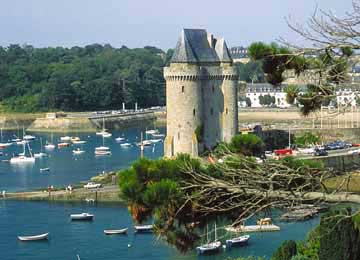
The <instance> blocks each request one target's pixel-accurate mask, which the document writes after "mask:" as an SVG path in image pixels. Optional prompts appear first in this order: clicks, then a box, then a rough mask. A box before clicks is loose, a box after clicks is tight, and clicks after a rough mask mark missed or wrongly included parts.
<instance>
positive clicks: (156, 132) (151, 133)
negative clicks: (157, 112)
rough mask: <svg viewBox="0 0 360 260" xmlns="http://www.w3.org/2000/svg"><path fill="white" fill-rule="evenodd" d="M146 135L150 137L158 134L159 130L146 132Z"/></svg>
mask: <svg viewBox="0 0 360 260" xmlns="http://www.w3.org/2000/svg"><path fill="white" fill-rule="evenodd" d="M145 133H146V134H148V135H154V134H158V133H159V130H157V129H151V130H146V131H145Z"/></svg>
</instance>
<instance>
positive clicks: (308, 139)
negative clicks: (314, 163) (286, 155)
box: [295, 131, 320, 146]
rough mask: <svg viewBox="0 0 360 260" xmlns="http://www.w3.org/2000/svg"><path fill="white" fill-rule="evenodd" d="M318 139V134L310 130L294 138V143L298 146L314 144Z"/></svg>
mask: <svg viewBox="0 0 360 260" xmlns="http://www.w3.org/2000/svg"><path fill="white" fill-rule="evenodd" d="M319 141H320V136H318V135H315V134H313V133H311V132H308V131H307V132H305V133H304V134H303V135H301V136H299V137H296V138H295V144H296V145H298V146H308V145H314V144H316V143H318V142H319Z"/></svg>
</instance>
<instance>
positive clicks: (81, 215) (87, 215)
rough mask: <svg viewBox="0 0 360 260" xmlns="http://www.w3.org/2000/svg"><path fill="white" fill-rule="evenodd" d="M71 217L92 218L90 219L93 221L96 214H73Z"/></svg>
mask: <svg viewBox="0 0 360 260" xmlns="http://www.w3.org/2000/svg"><path fill="white" fill-rule="evenodd" d="M70 218H71V220H90V221H92V220H93V218H94V215H93V214H89V213H80V214H71V215H70Z"/></svg>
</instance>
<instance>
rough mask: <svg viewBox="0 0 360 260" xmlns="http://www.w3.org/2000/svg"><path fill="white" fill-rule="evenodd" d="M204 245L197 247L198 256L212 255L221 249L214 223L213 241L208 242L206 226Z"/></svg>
mask: <svg viewBox="0 0 360 260" xmlns="http://www.w3.org/2000/svg"><path fill="white" fill-rule="evenodd" d="M206 240H207V241H206V243H205V244H203V245H201V246H198V247H197V248H196V249H197V251H198V253H199V254H206V253H214V252H217V251H219V249H220V248H221V242H220V241H218V240H217V231H216V223H215V239H214V241H212V242H210V241H209V232H208V226H206Z"/></svg>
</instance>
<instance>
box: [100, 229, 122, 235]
mask: <svg viewBox="0 0 360 260" xmlns="http://www.w3.org/2000/svg"><path fill="white" fill-rule="evenodd" d="M127 231H128V228H123V229H107V230H106V229H105V230H104V233H105V235H117V234H126V233H127Z"/></svg>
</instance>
